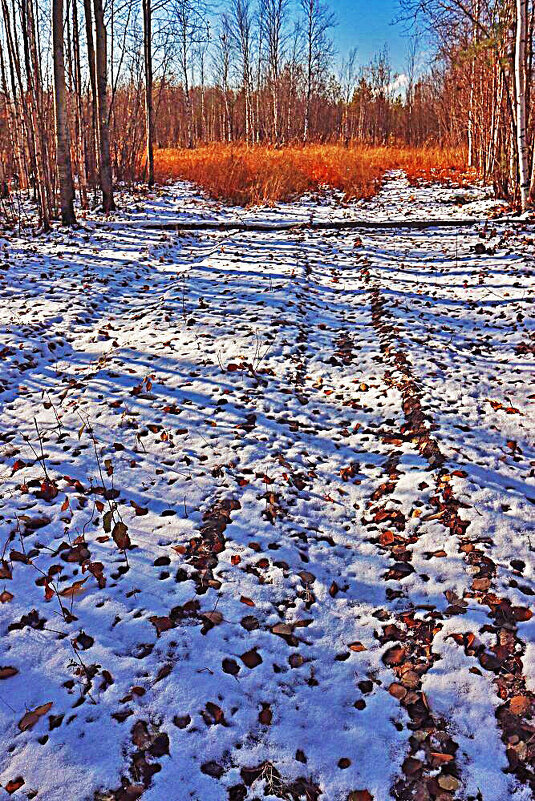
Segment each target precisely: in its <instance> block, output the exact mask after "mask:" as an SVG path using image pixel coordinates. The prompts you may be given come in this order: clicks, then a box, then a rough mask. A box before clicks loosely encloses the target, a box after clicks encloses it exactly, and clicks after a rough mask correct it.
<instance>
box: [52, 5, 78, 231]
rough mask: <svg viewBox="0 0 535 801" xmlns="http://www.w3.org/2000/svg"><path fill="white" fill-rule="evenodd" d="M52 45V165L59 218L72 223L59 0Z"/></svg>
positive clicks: (72, 211)
mask: <svg viewBox="0 0 535 801" xmlns="http://www.w3.org/2000/svg"><path fill="white" fill-rule="evenodd" d="M52 47H53V53H54V111H55V121H56V167H57V172H58V180H59V199H60V210H61V222H62V223H63V225H75V224H76V216H75V214H74V183H73V180H72V165H71V142H70V135H69V120H68V116H67V90H66V87H65V57H64V52H63V0H53V2H52Z"/></svg>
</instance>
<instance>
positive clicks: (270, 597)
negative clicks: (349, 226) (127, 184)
mask: <svg viewBox="0 0 535 801" xmlns="http://www.w3.org/2000/svg"><path fill="white" fill-rule="evenodd" d="M123 202H124V204H125V205H126V206H127V207H126V208H125V209H123V210H122V211H120V212H119V213H117V214H116V215H115V216H114V217H113V218H110V220H109V221H108V222H107V223H106V224H101V223H98V222H96V221H95V220H87V221H85V222H84V226H83V228H82V229H81V230H78V231H73V232H69V233H65V232H63V231H55V232H53V233H52V234H50V235H48V236H46V237H40V238H36V239H32V238H25V237H23V236H13V237H11V238H10V239H9V240H8V239H4V240H3V241H1V242H0V246H1V256H0V300H1V306H2V317H1V323H0V332H1V333H0V357H1V360H0V365H1V371H0V476H1V482H2V497H1V498H0V534H1V537H0V542H1V546H2V557H3V560H2V562H1V563H0V601H1V605H0V621H1V623H0V625H1V629H0V632H1V635H2V639H1V644H0V648H1V656H0V732H1V738H2V744H3V749H2V755H1V757H0V782H1V784H2V786H3V787H4V788H5V789H6V797H7V794H13V795H14V797H15V798H38V799H43V801H56V800H58V801H59V799H61V801H64V799H70V800H72V801H78V800H80V801H82V799H83V800H84V801H85V799H87V800H88V801H90V800H91V801H93V799H95V801H105V800H106V799H108V800H110V799H116V800H117V801H128V800H129V799H135V798H139V797H143V799H145V800H146V801H164V800H165V801H167V800H169V801H186V799H192V800H193V801H224V800H226V799H228V801H245V800H246V799H247V801H250V800H252V799H258V798H267V799H289V801H300V800H301V799H302V800H303V801H317V799H319V801H370V799H373V801H387V799H395V798H398V799H413V801H416V800H417V801H430V799H439V801H451V799H453V798H454V797H455V798H459V799H484V801H506V799H512V800H513V801H527V800H528V799H530V798H533V797H534V795H533V793H534V787H535V778H534V768H533V758H534V749H535V746H534V731H535V722H534V719H533V698H534V695H533V692H534V691H535V644H534V640H535V636H534V635H535V620H534V619H533V618H532V617H531V611H530V607H533V595H534V593H535V581H534V569H533V554H534V551H535V531H534V525H533V524H534V520H535V517H534V511H535V509H534V505H533V504H534V503H535V450H534V448H533V445H532V443H530V433H531V434H532V433H533V407H534V401H535V390H534V388H533V384H530V370H531V369H532V367H533V362H534V358H533V356H534V345H535V342H534V339H533V336H534V335H533V328H532V323H533V313H532V305H531V304H532V302H533V295H532V290H533V260H534V257H535V237H534V233H533V230H532V227H531V226H529V225H527V224H526V226H525V227H521V226H516V227H514V228H513V227H512V226H509V225H507V224H504V223H503V222H502V223H500V222H499V221H491V222H489V223H488V225H479V226H474V227H473V228H468V229H466V228H462V229H461V228H455V227H453V228H449V229H440V230H439V229H430V230H425V231H414V230H407V229H403V230H399V231H398V230H388V231H384V230H383V231H381V230H374V231H362V232H355V231H353V232H351V231H344V232H336V231H309V232H307V231H306V230H299V231H295V232H284V233H280V232H261V233H258V232H257V233H253V232H241V233H233V232H230V233H229V232H225V233H224V232H210V233H206V232H202V233H198V234H197V233H187V234H186V233H183V234H179V233H172V232H169V231H163V232H162V231H158V230H153V229H150V230H147V228H146V227H144V226H146V223H147V221H149V222H155V221H164V222H165V221H170V220H174V219H176V218H177V217H180V218H182V219H184V220H185V219H187V220H191V219H192V218H199V219H227V220H228V219H239V220H243V219H246V220H258V219H262V220H268V221H277V220H279V221H284V222H287V221H292V222H293V221H307V220H309V219H311V218H312V219H314V220H325V219H333V218H335V219H345V218H355V219H357V218H365V219H370V220H379V219H403V218H405V217H412V218H416V219H422V218H424V219H426V218H441V219H444V218H449V217H451V218H455V219H457V218H459V219H462V218H465V217H478V218H482V217H484V216H486V215H489V214H490V213H491V212H492V210H493V209H494V208H495V205H496V204H495V203H494V201H492V200H491V199H490V198H488V197H485V195H484V193H483V192H482V190H480V189H477V188H476V189H474V190H458V189H449V188H445V187H438V186H427V187H419V188H417V187H411V186H409V185H408V184H407V183H406V182H405V180H404V179H403V178H402V177H401V176H394V177H393V178H392V180H390V181H389V182H387V183H386V184H385V186H384V188H383V190H382V191H381V193H380V194H379V195H378V196H377V197H376V198H375V199H374V200H372V201H370V202H367V203H358V204H350V205H347V206H344V205H343V204H341V203H340V202H339V199H336V198H331V199H327V200H325V199H323V200H322V201H321V202H318V201H317V200H316V199H313V198H305V199H304V200H303V201H302V202H300V203H295V204H288V205H284V206H280V207H278V208H276V209H272V210H251V211H245V210H236V209H225V208H222V207H221V206H220V205H218V204H215V203H212V202H209V201H207V200H206V199H203V198H202V197H200V196H199V195H198V194H196V193H195V192H194V191H193V190H192V189H191V188H189V187H188V186H186V185H183V184H181V185H178V186H175V187H171V188H169V189H165V191H163V190H162V191H160V192H155V193H154V194H153V195H151V196H147V197H145V198H143V197H139V198H137V199H136V200H135V201H132V200H129V198H128V197H126V196H125V197H124V198H123ZM126 223H128V224H126ZM530 326H531V331H530ZM531 375H532V374H531Z"/></svg>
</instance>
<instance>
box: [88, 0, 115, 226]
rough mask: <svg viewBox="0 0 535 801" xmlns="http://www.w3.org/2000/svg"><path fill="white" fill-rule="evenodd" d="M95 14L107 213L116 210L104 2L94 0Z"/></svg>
mask: <svg viewBox="0 0 535 801" xmlns="http://www.w3.org/2000/svg"><path fill="white" fill-rule="evenodd" d="M93 8H94V12H95V76H96V86H97V111H98V135H99V156H100V159H99V161H100V188H101V190H102V207H103V209H104V211H105V212H109V211H114V210H115V201H114V199H113V178H112V169H111V157H110V124H109V110H108V56H107V34H106V26H105V24H104V8H103V4H102V0H93Z"/></svg>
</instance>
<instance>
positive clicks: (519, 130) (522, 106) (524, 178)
mask: <svg viewBox="0 0 535 801" xmlns="http://www.w3.org/2000/svg"><path fill="white" fill-rule="evenodd" d="M527 16H528V3H527V0H516V46H515V101H516V143H517V151H518V177H519V184H520V202H521V205H522V211H525V210H526V209H527V207H528V205H529V183H530V181H529V175H528V143H527V135H526V37H527Z"/></svg>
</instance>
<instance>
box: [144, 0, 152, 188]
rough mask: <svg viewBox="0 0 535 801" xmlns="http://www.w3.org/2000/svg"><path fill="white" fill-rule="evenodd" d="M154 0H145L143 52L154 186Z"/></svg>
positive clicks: (149, 175) (149, 172)
mask: <svg viewBox="0 0 535 801" xmlns="http://www.w3.org/2000/svg"><path fill="white" fill-rule="evenodd" d="M151 2H152V0H143V53H144V56H145V118H146V119H145V124H146V137H147V163H146V175H147V183H148V185H149V187H152V186H154V114H153V99H152V44H151V35H152V7H151Z"/></svg>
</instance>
